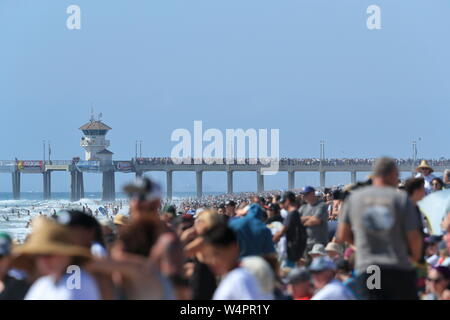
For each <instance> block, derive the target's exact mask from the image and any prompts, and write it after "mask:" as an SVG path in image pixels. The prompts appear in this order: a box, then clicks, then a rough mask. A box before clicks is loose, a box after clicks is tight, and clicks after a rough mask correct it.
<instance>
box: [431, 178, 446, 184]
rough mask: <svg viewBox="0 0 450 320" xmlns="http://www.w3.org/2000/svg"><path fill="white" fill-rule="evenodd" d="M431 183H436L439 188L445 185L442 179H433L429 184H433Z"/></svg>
mask: <svg viewBox="0 0 450 320" xmlns="http://www.w3.org/2000/svg"><path fill="white" fill-rule="evenodd" d="M433 181H437V182H438V183H439V184H440V185H441V186H444V185H445V184H444V181H442V179H441V178H439V177H436V178H433V179H432V180H431V182H433Z"/></svg>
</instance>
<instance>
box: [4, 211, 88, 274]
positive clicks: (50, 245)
mask: <svg viewBox="0 0 450 320" xmlns="http://www.w3.org/2000/svg"><path fill="white" fill-rule="evenodd" d="M12 253H13V256H14V259H13V267H15V268H18V269H25V270H27V271H30V270H31V271H32V270H33V267H34V260H35V259H34V258H35V257H36V256H37V255H62V256H70V257H73V258H74V264H82V263H84V262H87V261H88V260H90V259H91V257H92V256H91V252H90V250H89V249H88V248H84V247H81V246H76V245H74V244H73V243H72V241H71V237H70V232H69V230H68V229H67V227H64V226H62V225H59V224H58V223H56V222H54V221H52V220H50V219H48V218H44V217H39V218H36V219H35V221H33V230H32V233H31V234H30V236H29V238H28V240H27V241H26V242H25V244H23V245H21V246H17V247H16V248H14V249H13V252H12Z"/></svg>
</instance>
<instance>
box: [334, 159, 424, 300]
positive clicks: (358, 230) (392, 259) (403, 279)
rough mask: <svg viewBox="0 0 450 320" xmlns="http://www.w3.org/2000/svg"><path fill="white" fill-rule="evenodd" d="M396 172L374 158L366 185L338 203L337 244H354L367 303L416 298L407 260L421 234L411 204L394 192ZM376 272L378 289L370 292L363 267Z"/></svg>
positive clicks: (390, 163)
mask: <svg viewBox="0 0 450 320" xmlns="http://www.w3.org/2000/svg"><path fill="white" fill-rule="evenodd" d="M398 174H399V172H398V168H397V165H396V162H395V160H393V159H391V158H380V159H378V160H377V161H376V162H375V164H374V168H373V178H372V186H366V187H362V188H360V189H358V190H356V191H353V192H352V193H351V195H350V196H349V198H348V199H346V201H345V202H344V205H343V208H342V214H341V219H340V222H339V225H338V231H337V241H338V242H347V243H349V244H353V243H354V244H355V246H356V252H357V254H356V270H357V272H358V273H359V276H358V281H360V284H361V287H362V288H364V290H365V296H366V298H368V299H388V300H389V299H393V300H396V299H400V300H410V299H417V298H418V296H417V288H416V271H415V270H414V268H413V265H412V262H417V261H419V259H420V256H421V254H422V241H423V240H422V235H421V233H420V231H419V219H418V218H417V211H416V209H415V207H414V204H413V203H412V202H411V201H410V200H409V198H408V195H407V194H406V193H405V192H399V191H398V190H397V189H396V187H397V183H398ZM371 265H377V266H379V268H380V278H381V288H380V289H377V290H370V289H369V288H368V287H367V285H366V283H367V279H368V277H369V276H371V274H370V273H368V272H367V268H368V267H369V266H371Z"/></svg>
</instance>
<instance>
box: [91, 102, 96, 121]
mask: <svg viewBox="0 0 450 320" xmlns="http://www.w3.org/2000/svg"><path fill="white" fill-rule="evenodd" d="M94 121H95V116H94V106H93V104H92V102H91V122H94Z"/></svg>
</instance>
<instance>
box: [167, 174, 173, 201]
mask: <svg viewBox="0 0 450 320" xmlns="http://www.w3.org/2000/svg"><path fill="white" fill-rule="evenodd" d="M166 185H167V199H169V200H172V170H168V171H166Z"/></svg>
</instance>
